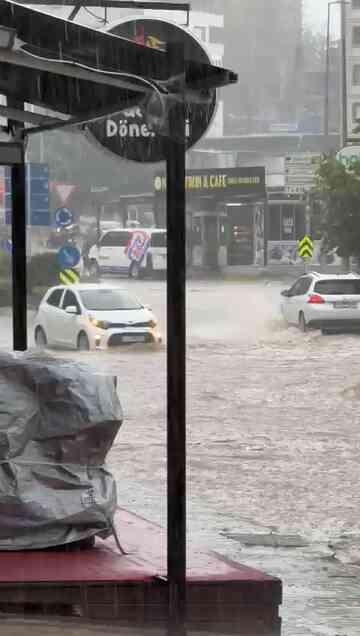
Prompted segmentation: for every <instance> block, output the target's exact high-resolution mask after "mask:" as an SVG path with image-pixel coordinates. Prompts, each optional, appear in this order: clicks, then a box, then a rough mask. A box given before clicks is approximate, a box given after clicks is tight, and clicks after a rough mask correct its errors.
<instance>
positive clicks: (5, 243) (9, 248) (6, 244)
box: [1, 239, 12, 254]
mask: <svg viewBox="0 0 360 636" xmlns="http://www.w3.org/2000/svg"><path fill="white" fill-rule="evenodd" d="M1 246H2V248H3V250H5V252H7V253H8V254H12V240H11V239H4V241H3V242H2V244H1Z"/></svg>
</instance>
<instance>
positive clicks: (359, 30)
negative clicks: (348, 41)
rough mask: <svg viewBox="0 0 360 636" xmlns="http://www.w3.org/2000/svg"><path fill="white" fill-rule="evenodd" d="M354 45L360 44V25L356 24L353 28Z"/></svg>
mask: <svg viewBox="0 0 360 636" xmlns="http://www.w3.org/2000/svg"><path fill="white" fill-rule="evenodd" d="M352 43H353V46H360V26H354V27H353V30H352Z"/></svg>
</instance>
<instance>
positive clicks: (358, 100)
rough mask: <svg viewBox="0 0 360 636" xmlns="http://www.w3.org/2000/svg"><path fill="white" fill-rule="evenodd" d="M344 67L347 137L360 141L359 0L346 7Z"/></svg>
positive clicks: (353, 0)
mask: <svg viewBox="0 0 360 636" xmlns="http://www.w3.org/2000/svg"><path fill="white" fill-rule="evenodd" d="M346 52H347V56H346V57H347V59H346V63H347V64H346V66H347V100H346V102H347V125H348V131H347V132H348V135H349V136H356V137H359V139H360V134H359V133H356V132H355V131H356V128H357V126H359V124H360V0H351V4H348V5H346Z"/></svg>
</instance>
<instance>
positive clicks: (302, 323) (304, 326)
mask: <svg viewBox="0 0 360 636" xmlns="http://www.w3.org/2000/svg"><path fill="white" fill-rule="evenodd" d="M299 329H300V331H302V333H305V332H306V331H307V324H306V320H305V316H304V314H303V312H302V311H301V312H300V313H299Z"/></svg>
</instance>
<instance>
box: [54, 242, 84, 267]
mask: <svg viewBox="0 0 360 636" xmlns="http://www.w3.org/2000/svg"><path fill="white" fill-rule="evenodd" d="M57 260H58V262H59V265H60V267H61V268H62V269H67V268H69V267H70V268H71V267H75V265H77V264H78V262H79V261H80V252H79V250H78V248H77V247H75V245H70V244H66V245H63V247H62V248H61V249H60V250H59V251H58V253H57Z"/></svg>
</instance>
